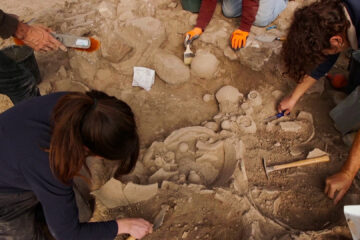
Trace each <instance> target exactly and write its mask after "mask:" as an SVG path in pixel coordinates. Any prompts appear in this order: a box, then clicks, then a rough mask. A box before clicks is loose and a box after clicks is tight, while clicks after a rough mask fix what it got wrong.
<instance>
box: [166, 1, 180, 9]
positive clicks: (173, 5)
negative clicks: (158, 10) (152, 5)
mask: <svg viewBox="0 0 360 240" xmlns="http://www.w3.org/2000/svg"><path fill="white" fill-rule="evenodd" d="M177 5H178V3H177V2H171V3H169V5H168V8H176V7H177Z"/></svg>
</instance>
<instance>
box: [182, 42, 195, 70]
mask: <svg viewBox="0 0 360 240" xmlns="http://www.w3.org/2000/svg"><path fill="white" fill-rule="evenodd" d="M188 40H189V35H187V36H186V39H185V43H186V44H185V47H186V50H185V52H184V63H185V65H190V64H191V61H192V60H193V58H194V57H195V54H194V53H193V51H191V49H190V44H191V43H190V42H189V41H188Z"/></svg>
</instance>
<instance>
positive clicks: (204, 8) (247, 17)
mask: <svg viewBox="0 0 360 240" xmlns="http://www.w3.org/2000/svg"><path fill="white" fill-rule="evenodd" d="M216 3H217V0H202V2H201V7H200V12H199V16H198V19H197V23H196V27H199V28H201V29H203V30H204V29H205V28H206V26H207V25H208V24H209V22H210V20H211V18H212V15H213V14H214V11H215V8H216ZM258 9H259V0H243V1H242V13H241V19H240V26H239V29H240V30H243V31H246V32H250V28H251V26H252V24H253V23H254V21H255V17H256V14H257V11H258Z"/></svg>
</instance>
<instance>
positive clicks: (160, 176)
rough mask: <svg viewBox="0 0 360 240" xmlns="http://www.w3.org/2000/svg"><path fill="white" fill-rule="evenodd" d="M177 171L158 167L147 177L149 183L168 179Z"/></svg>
mask: <svg viewBox="0 0 360 240" xmlns="http://www.w3.org/2000/svg"><path fill="white" fill-rule="evenodd" d="M177 174H178V172H177V171H175V172H167V171H165V170H164V169H162V168H160V169H159V170H158V171H157V172H155V173H154V174H153V175H151V176H150V177H149V183H161V182H162V181H164V180H169V179H170V178H171V177H173V176H175V175H177Z"/></svg>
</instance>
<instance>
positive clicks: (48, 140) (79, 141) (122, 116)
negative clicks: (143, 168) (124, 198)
mask: <svg viewBox="0 0 360 240" xmlns="http://www.w3.org/2000/svg"><path fill="white" fill-rule="evenodd" d="M138 154H139V137H138V133H137V128H136V123H135V118H134V114H133V112H132V110H131V108H130V107H129V106H128V105H127V104H126V103H125V102H123V101H121V100H118V99H116V98H115V97H111V96H108V95H106V94H105V93H102V92H98V91H90V92H86V93H79V92H61V93H54V94H50V95H46V96H42V97H36V98H32V99H30V100H27V101H24V102H22V103H20V104H18V105H16V106H15V107H13V108H10V109H9V110H7V111H5V112H4V113H2V114H1V115H0V165H1V167H0V239H4V238H5V239H19V240H23V239H24V240H25V239H48V237H46V236H45V233H42V232H41V231H37V229H38V227H37V226H38V222H37V220H36V219H38V216H41V214H43V216H44V217H45V220H46V224H47V226H48V229H49V231H48V233H50V235H52V236H53V237H54V238H55V239H60V240H61V239H64V240H70V239H86V240H89V239H96V240H98V239H114V238H115V237H116V235H118V234H123V233H128V234H131V235H132V236H134V237H136V238H138V239H141V238H142V237H144V236H145V235H146V234H148V233H150V232H151V231H152V225H151V224H150V223H149V222H147V221H146V220H144V219H130V218H129V219H117V220H114V221H108V222H91V223H87V222H85V223H80V222H79V218H78V209H77V206H76V202H75V196H74V191H73V179H74V177H75V176H79V175H80V174H79V172H80V169H82V168H83V167H85V169H86V168H87V166H86V162H85V160H86V157H88V156H98V157H101V158H106V159H109V160H116V161H118V162H119V168H118V170H117V173H119V174H127V173H129V172H130V171H131V170H132V169H133V168H134V166H135V164H136V161H137V159H138Z"/></svg>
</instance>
